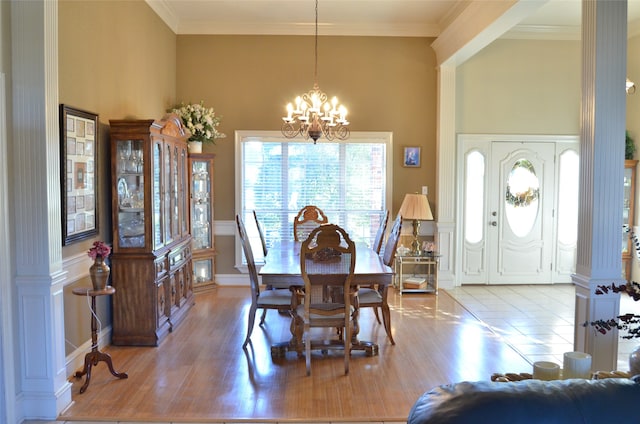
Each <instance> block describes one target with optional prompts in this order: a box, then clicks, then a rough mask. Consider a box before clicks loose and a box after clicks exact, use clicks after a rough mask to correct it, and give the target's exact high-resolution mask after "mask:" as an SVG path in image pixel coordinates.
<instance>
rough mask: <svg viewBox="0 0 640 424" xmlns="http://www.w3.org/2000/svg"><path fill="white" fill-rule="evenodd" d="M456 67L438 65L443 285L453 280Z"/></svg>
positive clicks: (439, 226) (448, 285) (439, 241)
mask: <svg viewBox="0 0 640 424" xmlns="http://www.w3.org/2000/svg"><path fill="white" fill-rule="evenodd" d="M455 99H456V67H455V65H447V64H442V65H440V66H439V67H438V121H437V122H438V124H437V128H438V133H437V142H436V145H437V148H436V155H437V162H436V163H437V169H436V175H437V178H436V184H437V186H436V192H437V199H438V203H437V205H436V207H437V210H438V214H437V217H438V221H437V223H436V231H437V233H436V243H437V246H438V250H439V253H440V255H442V256H441V257H440V263H439V264H438V285H439V287H441V288H444V289H447V288H452V287H454V285H455V284H456V283H455V272H454V270H455V266H456V263H455V260H454V258H455V257H456V255H455V253H456V249H455V229H456V225H455V221H456V213H455V212H456V209H455V206H456V198H455V194H456V190H455V181H456V167H455V166H452V164H455V163H456V127H455V123H456V101H455Z"/></svg>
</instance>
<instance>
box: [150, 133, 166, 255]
mask: <svg viewBox="0 0 640 424" xmlns="http://www.w3.org/2000/svg"><path fill="white" fill-rule="evenodd" d="M162 163H163V162H162V144H161V143H159V142H154V143H153V168H152V169H151V175H152V176H153V193H152V195H153V205H152V208H153V247H154V249H159V248H160V247H161V246H162V245H163V244H164V237H163V235H164V233H163V231H162V228H163V227H162V217H163V215H162V191H161V190H162V188H161V186H160V182H161V181H162V166H161V165H162Z"/></svg>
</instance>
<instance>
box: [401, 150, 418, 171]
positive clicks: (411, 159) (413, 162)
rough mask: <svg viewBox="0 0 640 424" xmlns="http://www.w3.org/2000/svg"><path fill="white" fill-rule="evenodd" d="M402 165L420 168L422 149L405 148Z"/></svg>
mask: <svg viewBox="0 0 640 424" xmlns="http://www.w3.org/2000/svg"><path fill="white" fill-rule="evenodd" d="M402 158H403V159H402V165H403V166H405V167H407V168H419V167H420V147H405V148H404V155H403V156H402Z"/></svg>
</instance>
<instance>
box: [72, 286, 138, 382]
mask: <svg viewBox="0 0 640 424" xmlns="http://www.w3.org/2000/svg"><path fill="white" fill-rule="evenodd" d="M72 291H73V294H75V295H78V296H91V311H92V313H91V352H89V353H87V354H86V355H85V357H84V368H83V369H82V371H78V372H76V373H75V377H76V378H81V377H82V376H83V375H85V374H86V375H87V380H86V381H85V382H84V384H83V385H82V387H81V388H80V393H84V391H85V390H87V387H89V381H90V380H91V367H92V366H94V365H98V362H100V361H104V362H106V363H107V366H108V367H109V371H111V374H113V375H114V376H115V377H118V378H128V377H129V376H128V375H127V374H126V373H124V372H116V371H115V370H114V369H113V363H112V362H111V356H110V355H109V354H108V353H103V352H100V351H99V350H98V319H97V318H96V315H95V311H96V297H98V296H110V295H112V294H114V293H115V292H116V289H115V288H113V287H111V286H107V287H105V288H104V289H102V290H93V289H92V288H88V287H77V288H75V289H73V290H72Z"/></svg>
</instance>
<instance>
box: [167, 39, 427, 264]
mask: <svg viewBox="0 0 640 424" xmlns="http://www.w3.org/2000/svg"><path fill="white" fill-rule="evenodd" d="M432 41H433V40H432V39H430V38H380V37H320V39H319V44H318V51H319V58H318V79H319V81H318V83H319V85H320V88H321V89H322V90H323V91H325V92H326V93H327V94H328V95H330V96H334V95H335V96H338V98H339V99H340V101H341V102H342V103H344V104H345V106H347V107H348V108H349V111H350V116H349V120H350V122H351V130H352V131H392V132H393V143H394V148H393V155H394V161H393V165H394V166H393V167H394V170H393V205H392V207H391V209H392V214H393V215H395V213H396V212H397V210H398V209H399V207H400V204H401V202H402V199H403V197H404V194H405V193H406V192H414V191H419V190H420V187H421V186H422V185H428V186H430V187H432V193H435V164H436V157H435V151H436V145H435V143H436V140H435V137H436V128H435V122H436V69H435V66H436V63H435V55H434V53H433V50H432V49H431V47H430V44H431V42H432ZM313 66H314V56H313V37H308V36H295V37H292V36H287V37H285V36H190V35H182V36H178V63H177V81H178V83H177V95H178V101H184V102H199V101H200V100H204V102H205V104H206V105H207V106H211V107H213V108H214V109H215V110H216V113H218V114H221V115H223V121H222V124H221V125H220V129H221V130H222V131H223V132H224V133H226V134H227V138H226V139H223V140H220V141H219V142H218V144H217V145H216V146H212V145H206V146H205V150H206V151H211V152H214V153H216V154H217V158H216V170H215V178H216V181H215V198H216V209H215V214H216V220H233V218H234V214H235V194H234V188H235V186H234V177H235V167H234V146H233V142H234V131H236V130H279V129H280V123H281V122H282V119H281V117H282V116H284V115H285V114H286V111H285V105H286V104H287V103H288V102H291V101H293V99H294V98H295V96H297V95H299V94H302V93H303V92H305V91H308V90H310V89H311V88H312V86H313ZM404 146H421V147H422V167H421V168H403V167H402V148H403V147H404ZM430 200H431V202H432V203H433V204H434V205H435V203H436V199H435V198H434V197H433V196H431V198H430ZM434 210H435V206H434ZM216 244H217V248H218V249H217V250H218V251H219V252H220V253H219V257H218V268H217V272H218V273H221V274H229V273H234V272H236V271H235V269H234V268H233V265H234V256H233V254H234V249H233V246H234V245H233V238H232V237H217V238H216Z"/></svg>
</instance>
